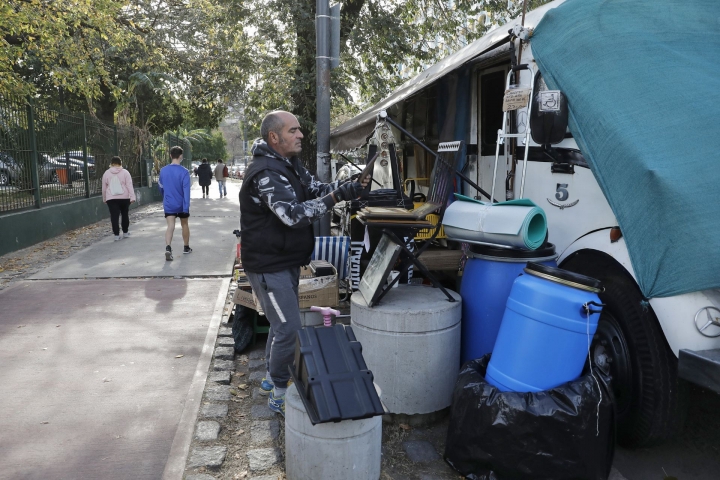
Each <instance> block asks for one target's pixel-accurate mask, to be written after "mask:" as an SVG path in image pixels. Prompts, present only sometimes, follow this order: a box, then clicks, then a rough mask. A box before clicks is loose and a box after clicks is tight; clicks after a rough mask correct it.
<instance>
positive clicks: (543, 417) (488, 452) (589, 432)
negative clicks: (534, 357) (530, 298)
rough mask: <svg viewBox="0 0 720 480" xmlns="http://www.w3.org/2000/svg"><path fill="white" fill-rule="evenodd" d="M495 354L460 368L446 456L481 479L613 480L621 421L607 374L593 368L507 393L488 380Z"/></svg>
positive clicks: (454, 394)
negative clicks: (552, 384) (547, 386)
mask: <svg viewBox="0 0 720 480" xmlns="http://www.w3.org/2000/svg"><path fill="white" fill-rule="evenodd" d="M489 360H490V355H486V356H484V357H483V358H481V359H478V360H473V361H470V362H468V363H466V364H465V365H464V366H463V368H462V370H461V372H460V376H459V377H458V380H457V383H456V384H455V390H454V392H453V402H452V407H451V409H450V425H449V427H448V436H447V442H446V447H445V461H447V462H448V463H449V464H450V465H451V466H452V467H453V468H454V469H455V470H457V471H458V472H460V473H461V474H462V475H465V476H466V477H467V478H470V479H473V480H491V479H492V480H504V479H530V478H532V479H533V480H564V479H568V480H570V479H573V480H577V479H588V480H600V479H607V477H608V475H609V473H610V468H611V466H612V461H613V455H614V451H615V419H614V409H613V408H614V407H613V402H612V398H611V393H610V392H609V391H608V389H607V388H606V386H605V384H604V383H603V382H602V380H601V379H599V378H597V377H595V376H592V375H590V374H587V375H583V376H581V377H580V378H578V379H577V380H575V381H572V382H568V383H566V384H563V385H561V386H559V387H557V388H554V389H552V390H547V391H544V392H534V393H516V392H501V391H499V390H498V389H497V388H495V387H494V386H492V385H490V384H489V383H487V382H486V381H485V370H486V368H487V364H488V362H489Z"/></svg>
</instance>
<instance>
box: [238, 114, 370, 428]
mask: <svg viewBox="0 0 720 480" xmlns="http://www.w3.org/2000/svg"><path fill="white" fill-rule="evenodd" d="M260 132H261V134H262V140H257V141H256V142H255V144H254V145H253V162H252V163H251V164H250V166H249V167H248V169H247V172H246V174H245V179H244V181H243V185H242V187H241V188H240V226H241V231H242V240H243V244H242V247H243V248H242V253H241V255H242V264H243V267H244V268H245V273H246V274H247V277H248V279H249V280H250V285H251V286H252V288H253V291H254V292H255V294H256V295H257V297H258V300H259V301H260V306H261V307H262V309H263V310H264V311H265V316H266V317H267V319H268V321H269V322H270V332H269V334H268V340H267V344H266V347H265V358H266V369H267V373H266V375H265V378H263V380H262V382H261V384H260V392H261V393H262V394H264V395H268V394H269V399H268V407H269V408H270V409H271V410H273V411H274V412H278V413H281V414H283V415H285V391H286V390H287V384H288V380H289V379H290V372H289V371H288V367H289V366H290V365H292V363H293V360H294V356H295V335H296V333H297V331H298V330H299V329H300V327H301V326H302V325H301V321H300V307H299V304H298V280H299V278H300V266H302V265H307V264H308V263H309V262H310V254H311V253H312V251H313V248H314V246H315V237H314V235H313V227H312V223H313V222H314V221H315V220H317V219H319V218H320V217H322V216H323V215H325V214H327V213H328V212H329V211H330V209H332V207H333V205H335V204H336V203H337V202H339V201H342V200H352V199H354V198H357V197H358V196H359V195H360V192H361V190H362V186H361V185H360V184H359V183H357V182H345V183H342V184H339V182H333V183H327V184H326V183H321V182H319V181H317V180H316V179H315V178H314V177H313V176H312V175H311V174H310V173H309V172H308V171H307V170H306V169H305V168H304V167H303V166H302V165H301V163H300V160H299V159H298V157H297V155H298V154H299V153H300V152H301V148H302V147H301V140H302V138H303V134H302V133H301V132H300V124H299V123H298V120H297V118H295V116H294V115H293V114H291V113H289V112H283V111H276V112H271V113H269V114H268V115H266V116H265V118H264V119H263V121H262V125H261V126H260Z"/></svg>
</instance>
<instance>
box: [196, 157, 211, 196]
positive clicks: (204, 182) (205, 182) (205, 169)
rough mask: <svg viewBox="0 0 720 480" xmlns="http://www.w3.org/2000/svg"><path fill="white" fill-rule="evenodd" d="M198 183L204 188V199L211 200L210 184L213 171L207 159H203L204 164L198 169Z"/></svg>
mask: <svg viewBox="0 0 720 480" xmlns="http://www.w3.org/2000/svg"><path fill="white" fill-rule="evenodd" d="M197 176H198V183H199V184H200V187H201V188H202V192H203V198H206V197H207V198H210V182H211V181H212V177H213V169H212V167H210V164H209V163H208V161H207V158H203V159H202V163H201V164H200V166H199V167H198V169H197Z"/></svg>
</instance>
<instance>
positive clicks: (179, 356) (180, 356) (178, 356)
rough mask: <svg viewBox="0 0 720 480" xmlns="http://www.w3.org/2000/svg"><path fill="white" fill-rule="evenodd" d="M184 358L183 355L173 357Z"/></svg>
mask: <svg viewBox="0 0 720 480" xmlns="http://www.w3.org/2000/svg"><path fill="white" fill-rule="evenodd" d="M184 356H185V355H175V358H182V357H184Z"/></svg>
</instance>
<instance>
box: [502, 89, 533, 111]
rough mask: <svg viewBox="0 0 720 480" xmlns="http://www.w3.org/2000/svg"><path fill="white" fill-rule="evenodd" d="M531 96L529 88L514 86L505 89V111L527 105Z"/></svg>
mask: <svg viewBox="0 0 720 480" xmlns="http://www.w3.org/2000/svg"><path fill="white" fill-rule="evenodd" d="M529 98H530V89H529V88H514V89H512V90H505V96H504V97H503V112H509V111H510V110H517V109H518V108H525V107H527V104H528V99H529Z"/></svg>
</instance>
